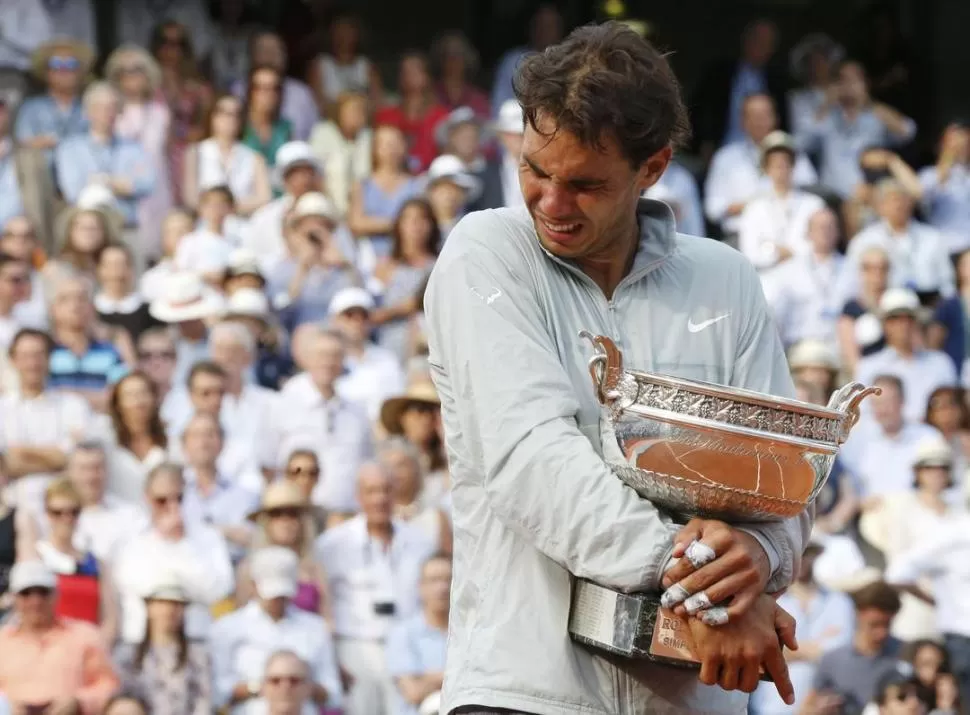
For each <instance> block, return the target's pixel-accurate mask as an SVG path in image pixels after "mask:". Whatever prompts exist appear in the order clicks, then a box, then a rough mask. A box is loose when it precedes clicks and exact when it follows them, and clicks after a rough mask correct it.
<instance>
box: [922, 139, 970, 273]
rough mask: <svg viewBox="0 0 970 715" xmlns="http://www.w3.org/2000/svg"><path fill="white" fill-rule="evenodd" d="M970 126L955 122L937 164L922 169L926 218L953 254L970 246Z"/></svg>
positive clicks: (942, 147) (943, 142)
mask: <svg viewBox="0 0 970 715" xmlns="http://www.w3.org/2000/svg"><path fill="white" fill-rule="evenodd" d="M968 165H970V127H967V126H965V125H964V124H962V123H960V122H951V123H950V124H948V125H947V127H946V129H944V130H943V135H942V137H941V138H940V146H939V156H938V157H937V160H936V164H935V165H934V166H928V167H926V168H925V169H923V170H922V171H920V172H919V180H920V185H921V187H922V189H923V191H922V194H923V209H924V214H925V216H926V221H927V223H929V224H930V225H931V226H933V227H934V228H935V229H937V230H938V231H940V232H941V233H942V234H943V237H944V241H945V243H946V246H947V250H948V251H949V252H950V255H954V254H957V253H960V252H962V251H966V250H967V249H970V200H968V198H967V189H968V185H970V171H968Z"/></svg>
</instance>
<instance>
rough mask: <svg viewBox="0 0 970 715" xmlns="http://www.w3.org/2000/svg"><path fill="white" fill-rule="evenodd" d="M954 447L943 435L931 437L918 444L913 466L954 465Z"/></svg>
mask: <svg viewBox="0 0 970 715" xmlns="http://www.w3.org/2000/svg"><path fill="white" fill-rule="evenodd" d="M952 466H953V449H952V448H951V447H950V445H949V444H947V442H946V440H944V439H943V438H942V437H929V438H927V439H924V440H923V441H922V442H920V443H919V444H918V445H917V446H916V455H915V456H914V458H913V468H914V469H915V468H918V467H952Z"/></svg>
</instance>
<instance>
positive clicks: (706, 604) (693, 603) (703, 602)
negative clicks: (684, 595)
mask: <svg viewBox="0 0 970 715" xmlns="http://www.w3.org/2000/svg"><path fill="white" fill-rule="evenodd" d="M712 605H713V604H712V603H711V599H709V598H708V597H707V594H706V593H704V592H703V591H701V592H700V593H695V594H694V595H693V596H691V597H690V598H688V599H687V600H686V601H684V608H685V609H687V612H688V613H690V614H691V615H693V614H695V613H697V612H698V611H703V610H704V609H706V608H710V607H711V606H712Z"/></svg>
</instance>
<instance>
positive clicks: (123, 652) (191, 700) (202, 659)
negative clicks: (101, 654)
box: [116, 578, 214, 715]
mask: <svg viewBox="0 0 970 715" xmlns="http://www.w3.org/2000/svg"><path fill="white" fill-rule="evenodd" d="M159 580H160V583H159V584H157V585H156V586H155V587H154V588H151V589H150V590H149V592H148V594H147V595H146V598H145V611H146V614H147V625H146V628H145V638H144V640H142V642H141V643H139V644H138V645H131V644H124V645H122V646H121V647H120V648H119V649H118V653H117V656H116V662H117V666H118V671H119V674H120V676H121V682H122V687H123V688H124V689H125V690H126V691H130V692H132V693H135V694H138V695H139V696H140V697H141V698H143V699H144V700H145V701H146V702H148V703H149V704H150V712H151V713H152V715H210V713H212V712H213V711H214V705H213V702H212V668H211V665H210V662H209V652H208V649H207V647H206V644H205V643H201V642H193V641H189V640H188V639H187V638H186V635H185V606H186V604H187V603H188V598H187V597H186V594H185V592H184V591H183V590H182V588H181V587H179V586H178V585H177V580H176V579H174V578H173V579H168V580H170V581H171V582H172V583H163V582H162V581H164V580H166V579H159Z"/></svg>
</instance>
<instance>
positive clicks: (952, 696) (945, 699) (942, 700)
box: [930, 672, 963, 715]
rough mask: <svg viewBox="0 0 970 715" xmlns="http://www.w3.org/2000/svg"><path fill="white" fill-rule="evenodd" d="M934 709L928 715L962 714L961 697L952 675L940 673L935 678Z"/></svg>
mask: <svg viewBox="0 0 970 715" xmlns="http://www.w3.org/2000/svg"><path fill="white" fill-rule="evenodd" d="M935 685H936V688H935V694H936V702H935V704H936V707H935V708H934V709H933V711H932V712H931V713H930V715H959V714H960V713H962V712H963V709H962V707H963V696H962V695H961V694H960V689H959V684H958V683H957V679H956V677H955V676H954V675H953V673H945V672H944V673H940V674H939V675H938V676H937V678H936V683H935Z"/></svg>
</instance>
